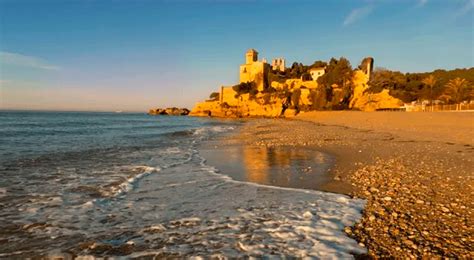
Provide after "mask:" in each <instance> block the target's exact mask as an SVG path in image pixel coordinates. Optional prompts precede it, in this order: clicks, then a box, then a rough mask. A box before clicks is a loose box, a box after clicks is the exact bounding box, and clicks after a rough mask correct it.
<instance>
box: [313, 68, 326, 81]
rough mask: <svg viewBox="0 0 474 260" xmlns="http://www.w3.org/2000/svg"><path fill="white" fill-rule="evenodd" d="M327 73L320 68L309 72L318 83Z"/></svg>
mask: <svg viewBox="0 0 474 260" xmlns="http://www.w3.org/2000/svg"><path fill="white" fill-rule="evenodd" d="M324 73H326V68H323V67H319V68H312V69H310V70H309V74H310V75H311V78H312V79H313V80H314V81H317V80H318V78H319V77H321V76H322V75H324Z"/></svg>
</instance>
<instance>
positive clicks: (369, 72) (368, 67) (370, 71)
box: [367, 57, 374, 79]
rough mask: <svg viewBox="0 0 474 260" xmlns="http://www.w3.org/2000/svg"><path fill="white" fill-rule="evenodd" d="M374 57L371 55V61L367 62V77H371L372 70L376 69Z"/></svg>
mask: <svg viewBox="0 0 474 260" xmlns="http://www.w3.org/2000/svg"><path fill="white" fill-rule="evenodd" d="M373 67H374V59H373V58H372V57H369V61H368V62H367V78H368V79H370V74H371V73H372V70H373V69H374V68H373Z"/></svg>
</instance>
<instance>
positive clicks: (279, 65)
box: [272, 58, 285, 72]
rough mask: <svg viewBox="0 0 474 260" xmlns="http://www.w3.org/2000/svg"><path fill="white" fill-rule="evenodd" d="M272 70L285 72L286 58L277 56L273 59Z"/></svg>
mask: <svg viewBox="0 0 474 260" xmlns="http://www.w3.org/2000/svg"><path fill="white" fill-rule="evenodd" d="M272 70H278V71H281V72H285V59H283V58H277V59H273V60H272Z"/></svg>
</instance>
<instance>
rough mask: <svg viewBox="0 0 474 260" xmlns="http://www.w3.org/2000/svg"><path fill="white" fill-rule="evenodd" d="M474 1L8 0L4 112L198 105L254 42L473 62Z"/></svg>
mask: <svg viewBox="0 0 474 260" xmlns="http://www.w3.org/2000/svg"><path fill="white" fill-rule="evenodd" d="M473 17H474V0H443V1H442V0H405V1H404V0H360V1H356V0H345V1H344V0H334V1H329V0H327V1H326V0H324V1H322V0H321V1H298V0H295V1H278V0H275V1H232V0H227V1H224V0H223V1H210V0H208V1H184V0H183V1H180V0H177V1H171V0H170V1H146V0H137V1H132V0H128V1H106V0H103V1H94V0H87V1H86V0H84V1H67V0H63V1H59V0H58V1H47V0H44V1H23V0H12V1H10V0H0V84H1V85H0V109H2V108H3V109H53V110H58V109H59V110H110V111H114V110H124V111H144V110H146V109H147V108H149V107H152V106H186V107H192V106H193V104H194V103H195V102H196V101H199V100H203V99H205V98H206V97H207V96H208V95H209V93H210V92H212V91H216V90H217V89H218V88H219V86H220V85H232V84H235V83H237V81H238V66H239V64H241V63H242V62H243V61H244V53H245V51H246V50H247V49H249V48H255V49H257V50H258V51H259V52H260V55H259V58H260V59H261V58H266V59H267V60H271V59H272V58H275V57H284V58H286V60H287V64H291V63H292V62H294V61H299V62H302V63H305V64H309V63H312V62H313V61H315V60H329V59H330V58H331V57H340V56H345V57H347V58H348V59H349V60H350V61H351V63H352V65H353V66H357V65H358V64H359V63H360V61H361V60H362V58H364V57H366V56H372V57H374V59H375V66H379V67H385V68H389V69H393V70H400V71H403V72H421V71H431V70H434V69H438V68H444V69H453V68H465V67H473V66H474V65H473V64H474V50H473V45H474V44H473V34H474V32H473V30H474V29H473V27H474V21H473V19H474V18H473Z"/></svg>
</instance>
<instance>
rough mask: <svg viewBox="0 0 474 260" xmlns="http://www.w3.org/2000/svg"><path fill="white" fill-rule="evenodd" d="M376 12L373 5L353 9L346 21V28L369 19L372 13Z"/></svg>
mask: <svg viewBox="0 0 474 260" xmlns="http://www.w3.org/2000/svg"><path fill="white" fill-rule="evenodd" d="M373 10H374V7H373V6H372V5H368V6H364V7H360V8H355V9H353V10H352V11H351V12H350V13H349V15H348V16H347V17H346V19H344V23H343V25H344V26H348V25H351V24H353V23H355V22H357V21H358V20H360V19H363V18H365V17H367V16H368V15H369V14H370V13H371V12H372V11H373Z"/></svg>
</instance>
